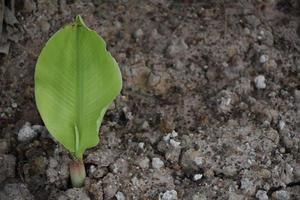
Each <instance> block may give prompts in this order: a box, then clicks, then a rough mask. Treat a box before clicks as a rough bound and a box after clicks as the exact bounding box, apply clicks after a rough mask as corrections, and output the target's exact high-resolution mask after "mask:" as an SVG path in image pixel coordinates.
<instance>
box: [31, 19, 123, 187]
mask: <svg viewBox="0 0 300 200" xmlns="http://www.w3.org/2000/svg"><path fill="white" fill-rule="evenodd" d="M121 88H122V77H121V72H120V69H119V67H118V64H117V62H116V61H115V59H114V58H113V57H112V56H111V54H110V53H109V52H108V51H107V50H106V44H105V42H104V40H103V39H102V38H101V37H100V36H99V35H98V34H97V33H96V32H95V31H93V30H91V29H89V28H88V27H87V26H86V25H85V23H84V22H83V20H82V18H81V17H80V16H77V17H76V20H75V22H74V23H73V24H71V25H67V26H65V27H64V28H62V29H61V30H59V31H58V32H57V33H55V34H54V35H53V36H52V37H51V38H50V39H49V41H48V42H47V44H46V46H45V47H44V48H43V50H42V52H41V54H40V56H39V58H38V61H37V64H36V70H35V100H36V104H37V108H38V110H39V112H40V115H41V117H42V119H43V121H44V123H45V126H46V127H47V129H48V130H49V132H50V133H51V134H52V136H53V137H54V138H55V139H56V140H57V141H58V142H60V143H61V144H62V145H63V146H64V147H65V148H66V149H68V150H69V151H70V152H71V153H72V155H73V157H74V159H73V162H72V163H71V164H70V166H69V167H70V177H71V182H72V185H73V186H74V187H81V186H82V185H83V182H84V179H85V176H86V173H85V168H84V164H83V160H82V158H83V153H84V151H85V150H86V149H87V148H91V147H94V146H96V145H97V144H98V142H99V136H98V132H99V128H100V125H101V122H102V119H103V116H104V114H105V112H106V110H107V108H108V107H109V105H110V104H111V103H112V101H113V99H114V98H115V97H116V96H117V95H118V94H119V93H120V91H121Z"/></svg>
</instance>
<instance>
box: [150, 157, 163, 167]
mask: <svg viewBox="0 0 300 200" xmlns="http://www.w3.org/2000/svg"><path fill="white" fill-rule="evenodd" d="M164 165H165V164H164V162H163V161H162V160H161V159H160V158H152V167H153V168H154V169H160V168H162V167H163V166H164Z"/></svg>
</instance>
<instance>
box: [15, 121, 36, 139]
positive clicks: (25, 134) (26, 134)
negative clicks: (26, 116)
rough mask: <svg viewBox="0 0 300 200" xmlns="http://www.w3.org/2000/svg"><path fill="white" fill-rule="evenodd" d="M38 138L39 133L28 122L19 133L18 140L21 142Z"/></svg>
mask: <svg viewBox="0 0 300 200" xmlns="http://www.w3.org/2000/svg"><path fill="white" fill-rule="evenodd" d="M36 136H37V133H36V132H35V131H34V130H33V129H32V128H31V126H30V123H29V122H26V123H25V124H24V126H23V127H22V128H21V129H20V130H19V132H18V140H19V141H20V142H26V141H29V140H31V139H33V138H35V137H36Z"/></svg>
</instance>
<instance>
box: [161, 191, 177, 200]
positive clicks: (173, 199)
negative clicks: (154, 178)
mask: <svg viewBox="0 0 300 200" xmlns="http://www.w3.org/2000/svg"><path fill="white" fill-rule="evenodd" d="M177 199H178V198H177V192H176V190H167V191H166V192H165V193H160V194H159V200H177Z"/></svg>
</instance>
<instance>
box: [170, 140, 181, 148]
mask: <svg viewBox="0 0 300 200" xmlns="http://www.w3.org/2000/svg"><path fill="white" fill-rule="evenodd" d="M170 144H171V145H172V146H173V147H174V148H178V147H180V142H177V141H175V140H174V139H170Z"/></svg>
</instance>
